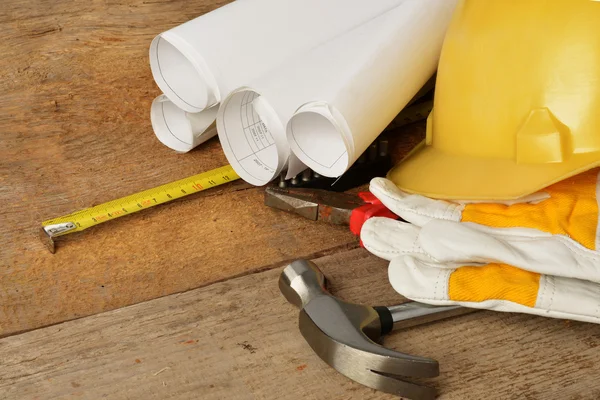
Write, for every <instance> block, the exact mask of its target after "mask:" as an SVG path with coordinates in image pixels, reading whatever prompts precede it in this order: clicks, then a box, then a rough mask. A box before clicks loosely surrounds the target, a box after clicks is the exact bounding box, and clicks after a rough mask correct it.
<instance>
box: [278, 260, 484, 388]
mask: <svg viewBox="0 0 600 400" xmlns="http://www.w3.org/2000/svg"><path fill="white" fill-rule="evenodd" d="M279 289H280V290H281V293H282V294H283V295H284V297H285V298H286V299H287V300H288V301H289V302H290V303H292V304H294V305H296V306H297V307H299V308H300V317H299V326H300V332H301V333H302V336H304V339H305V340H306V341H307V342H308V344H309V345H310V347H312V349H313V350H314V351H315V353H317V355H318V356H319V357H320V358H321V359H322V360H323V361H325V362H326V363H327V364H329V365H330V366H331V367H333V368H334V369H336V370H337V371H338V372H340V373H341V374H343V375H345V376H346V377H348V378H350V379H352V380H354V381H356V382H358V383H360V384H363V385H365V386H368V387H370V388H373V389H377V390H381V391H384V392H387V393H391V394H395V395H399V396H402V397H407V398H409V399H413V400H430V399H434V398H435V395H436V393H435V389H434V388H432V387H429V386H423V385H418V384H415V383H412V382H407V381H404V380H402V379H400V378H401V377H418V378H421V377H425V378H430V377H435V376H438V375H439V365H438V362H437V361H436V360H433V359H430V358H425V357H419V356H413V355H410V354H404V353H400V352H397V351H393V350H390V349H387V348H385V347H382V346H380V345H378V344H377V343H375V342H376V341H377V340H379V339H380V338H381V337H382V336H383V335H385V334H387V333H389V332H390V331H391V330H392V329H398V328H408V327H412V326H416V325H421V324H425V323H428V322H433V321H437V320H440V319H444V318H449V317H452V316H457V315H463V314H467V313H471V312H473V311H477V310H476V309H472V308H465V307H460V306H432V305H428V304H422V303H417V302H408V303H404V304H400V305H397V306H393V307H368V306H363V305H359V304H352V303H347V302H344V301H342V300H339V299H337V298H335V297H333V296H332V295H331V294H329V293H328V292H327V289H326V279H325V276H324V275H323V273H322V272H321V271H320V270H319V268H318V267H317V265H316V264H314V263H313V262H311V261H308V260H297V261H294V262H292V263H291V264H289V265H288V266H287V267H286V268H285V269H284V270H283V272H282V273H281V276H280V277H279Z"/></svg>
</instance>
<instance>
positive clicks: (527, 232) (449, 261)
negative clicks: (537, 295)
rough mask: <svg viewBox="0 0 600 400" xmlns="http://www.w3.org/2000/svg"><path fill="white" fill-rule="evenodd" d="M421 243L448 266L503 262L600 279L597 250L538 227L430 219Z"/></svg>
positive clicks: (424, 228)
mask: <svg viewBox="0 0 600 400" xmlns="http://www.w3.org/2000/svg"><path fill="white" fill-rule="evenodd" d="M419 244H420V247H421V248H422V249H423V251H424V252H425V253H426V254H428V255H429V256H430V257H432V259H435V260H436V261H438V262H439V263H440V264H442V265H446V267H447V268H455V267H457V266H459V265H462V264H465V263H469V264H475V265H476V264H486V263H502V264H508V265H514V266H517V267H519V268H522V269H524V270H527V271H532V272H537V273H540V274H547V275H554V276H563V277H567V278H576V279H585V280H589V281H593V282H600V254H599V253H598V252H596V251H593V250H590V249H587V248H585V247H584V246H582V245H580V244H579V243H577V242H575V241H574V240H572V239H570V238H569V237H567V236H563V235H552V234H550V233H546V232H542V231H539V230H537V229H529V228H490V227H487V226H483V225H478V224H474V223H456V222H451V221H431V222H430V223H428V224H426V225H425V226H424V227H423V228H422V229H421V232H420V234H419Z"/></svg>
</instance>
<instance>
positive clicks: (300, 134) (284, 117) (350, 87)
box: [217, 0, 456, 184]
mask: <svg viewBox="0 0 600 400" xmlns="http://www.w3.org/2000/svg"><path fill="white" fill-rule="evenodd" d="M455 5H456V1H455V0H406V1H404V2H402V3H401V4H400V5H398V6H396V7H395V8H393V9H391V10H389V11H387V12H386V13H384V14H381V15H379V16H377V17H376V18H373V19H371V20H370V21H368V22H365V23H364V24H362V25H360V26H358V27H356V28H355V29H353V30H351V31H349V32H347V33H345V34H343V35H339V36H337V37H335V38H332V39H331V40H329V41H327V42H325V43H323V44H321V45H319V46H317V47H315V48H313V49H312V50H310V51H307V52H306V53H304V54H299V55H297V56H296V57H294V58H291V59H290V60H288V62H286V63H284V64H282V65H280V66H279V67H277V68H276V69H274V70H271V71H268V72H267V73H265V74H264V75H263V76H261V77H259V78H258V79H256V80H254V81H253V82H252V83H250V84H249V85H248V87H243V88H239V89H237V90H235V91H234V92H233V94H232V95H231V96H230V97H228V98H227V99H225V100H224V101H223V105H222V106H221V108H220V110H219V113H218V115H217V130H218V133H219V137H220V139H221V143H223V149H224V151H225V153H226V155H227V156H228V160H229V162H230V163H231V164H232V165H233V166H234V168H235V167H236V164H238V163H239V164H240V167H239V168H240V169H241V170H240V171H238V174H240V176H242V177H243V178H244V179H246V180H248V181H249V182H252V183H254V184H258V183H255V182H259V181H261V179H266V178H267V177H268V176H270V175H271V171H273V173H277V171H278V168H281V162H278V163H277V162H275V160H277V157H279V159H281V157H284V156H285V154H286V151H288V149H287V148H285V149H284V148H283V147H282V148H281V149H280V148H277V146H276V145H271V146H270V147H264V148H259V147H258V146H255V143H253V142H252V140H247V141H246V140H244V138H245V137H247V138H250V139H253V138H255V137H257V135H256V134H255V133H254V132H253V130H252V129H248V127H249V126H252V124H254V123H259V124H260V126H261V127H262V129H263V130H264V131H263V132H261V134H260V135H263V136H268V137H272V138H280V137H282V136H286V138H287V140H286V142H287V143H288V146H290V147H291V149H292V151H293V154H295V155H297V156H298V158H299V159H300V160H301V161H302V162H303V163H304V164H306V165H308V166H309V167H310V168H311V169H313V170H314V171H316V172H318V173H320V174H321V175H324V176H329V177H337V176H339V175H341V174H342V173H344V172H345V171H346V170H347V169H348V168H349V167H350V166H351V165H352V164H353V163H354V161H356V159H357V158H358V157H359V156H360V155H361V154H362V152H363V151H364V150H366V149H367V148H368V146H369V144H371V143H372V142H373V141H374V140H375V139H376V137H377V136H378V135H379V134H380V133H381V132H382V131H383V129H384V128H385V127H386V126H387V125H388V124H389V123H390V122H391V121H392V120H393V118H394V117H395V116H396V115H397V114H398V112H400V110H401V109H402V108H404V106H405V105H406V104H407V103H408V102H409V101H410V100H411V99H412V98H413V96H414V95H415V94H416V93H417V92H418V91H419V89H420V88H421V87H422V86H423V85H424V84H425V83H426V82H427V80H428V79H429V78H430V77H431V76H432V75H433V73H434V72H435V70H436V68H437V62H438V59H439V55H440V52H441V47H442V42H443V38H444V35H445V32H446V29H447V26H448V23H449V21H450V18H451V15H452V11H453V9H454V7H455ZM234 98H236V99H238V100H239V99H245V100H244V101H241V102H238V101H232V100H233V99H234ZM240 106H243V107H244V108H243V109H240V108H239V107H240ZM247 110H251V111H250V112H248V113H247V115H249V116H251V118H250V119H248V120H247V121H246V123H245V124H244V123H237V124H236V123H234V122H233V121H234V120H235V119H236V118H237V119H240V118H242V119H243V117H244V111H247ZM278 140H280V139H278ZM276 141H277V140H275V141H274V142H276ZM281 141H282V140H281ZM228 143H235V147H230V146H228ZM242 164H243V166H242ZM261 169H262V171H261ZM258 171H261V173H263V175H260V176H261V179H256V180H253V179H252V178H248V179H247V177H244V174H247V175H249V176H252V175H255V174H258ZM255 178H256V177H255Z"/></svg>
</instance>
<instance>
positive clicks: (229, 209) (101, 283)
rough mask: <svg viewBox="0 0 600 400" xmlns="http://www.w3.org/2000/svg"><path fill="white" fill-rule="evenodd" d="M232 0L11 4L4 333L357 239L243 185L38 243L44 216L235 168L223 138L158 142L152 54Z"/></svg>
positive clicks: (6, 34)
mask: <svg viewBox="0 0 600 400" xmlns="http://www.w3.org/2000/svg"><path fill="white" fill-rule="evenodd" d="M226 2H227V1H226V0H197V1H185V0H173V1H171V0H169V1H145V0H125V1H120V0H119V1H116V0H110V1H88V0H58V1H56V0H34V1H31V0H5V1H3V2H2V7H0V37H2V41H0V46H1V47H0V51H1V53H2V58H1V59H0V70H1V71H2V74H3V75H2V76H3V79H0V91H1V93H2V96H0V132H1V134H2V146H0V202H1V203H2V207H0V240H1V241H2V246H1V248H0V266H1V268H0V336H2V335H8V334H11V333H14V332H19V331H25V330H28V329H33V328H37V327H40V326H45V325H50V324H54V323H58V322H61V321H65V320H68V319H72V318H77V317H81V316H85V315H91V314H94V313H97V312H101V311H106V310H110V309H114V308H118V307H122V306H124V305H128V304H134V303H136V302H139V301H143V300H148V299H152V298H156V297H159V296H164V295H167V294H171V293H175V292H181V291H185V290H188V289H190V288H195V287H200V286H202V285H206V284H208V283H210V282H214V281H218V280H221V279H225V278H227V277H230V276H238V275H240V274H244V273H248V272H252V271H257V270H261V269H263V268H266V267H267V266H270V265H278V264H281V263H282V262H284V261H285V260H289V259H291V258H294V257H298V256H306V255H311V254H313V255H314V254H323V253H328V252H331V251H335V250H336V249H339V248H346V246H355V245H356V241H355V239H354V238H353V237H352V236H351V235H350V234H349V233H348V232H347V231H346V230H344V229H342V228H337V227H331V226H326V225H315V224H310V223H308V222H306V221H302V220H301V219H300V218H295V217H291V216H285V215H281V214H279V213H275V212H273V211H270V210H267V209H264V208H263V206H262V199H261V193H260V191H259V190H258V189H252V190H241V189H245V188H247V187H248V186H247V185H244V184H242V183H234V184H231V185H230V186H227V187H222V188H220V189H217V190H213V191H210V192H205V193H202V194H200V195H196V196H194V197H193V198H189V199H185V200H182V201H179V202H177V203H174V204H170V205H166V206H162V207H160V208H156V209H153V210H149V211H146V212H144V213H142V214H136V215H133V216H130V217H125V218H123V219H121V220H118V221H115V222H112V223H110V224H107V225H103V226H98V227H96V228H92V229H90V230H89V231H86V232H83V233H81V234H77V235H73V236H68V237H67V239H66V240H65V241H64V242H62V243H60V248H59V250H58V253H57V254H56V255H54V256H52V255H50V254H48V253H46V250H45V249H44V248H43V246H42V245H41V244H40V242H39V241H38V239H37V232H38V229H39V226H40V222H41V221H43V220H45V219H49V218H52V217H57V216H60V215H64V214H67V213H69V212H72V211H75V210H77V209H81V208H85V207H89V206H92V205H95V204H99V203H102V202H105V201H108V200H112V199H115V198H118V197H122V196H125V195H128V194H131V193H135V192H137V191H140V190H143V189H147V188H151V187H154V186H158V185H160V184H163V183H167V182H171V181H174V180H176V179H180V178H183V177H187V176H190V175H193V174H196V173H199V172H202V171H206V170H210V169H213V168H216V167H219V166H222V165H224V164H226V159H225V157H224V155H223V153H222V151H221V149H220V146H219V143H218V141H217V140H216V139H213V140H211V141H210V142H208V143H206V144H205V145H203V146H201V148H199V149H197V150H194V151H192V152H190V153H188V154H185V155H180V154H176V153H175V152H173V151H171V150H169V149H168V148H166V147H165V146H163V145H162V144H160V143H159V142H158V140H156V139H155V138H154V135H153V133H152V129H151V126H150V118H149V107H150V103H151V101H152V99H153V98H154V97H155V96H156V95H158V94H159V90H158V89H157V88H156V86H155V84H154V83H153V80H152V77H151V73H150V68H149V64H148V58H147V57H148V56H147V53H148V46H149V44H150V41H151V40H152V38H153V37H154V36H155V35H156V34H158V33H160V32H162V31H165V30H167V29H169V28H170V27H173V26H176V25H178V24H181V23H183V22H185V21H187V20H189V19H192V18H194V17H196V16H198V15H201V14H203V13H205V12H207V11H210V10H212V9H214V8H216V7H218V6H221V5H223V4H225V3H226ZM421 135H422V132H418V131H415V134H413V135H412V136H411V135H409V136H407V139H406V140H404V141H403V143H405V144H404V147H411V146H412V145H413V144H414V143H415V142H416V141H417V140H419V139H420V137H421ZM401 147H402V146H401Z"/></svg>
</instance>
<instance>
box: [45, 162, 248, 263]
mask: <svg viewBox="0 0 600 400" xmlns="http://www.w3.org/2000/svg"><path fill="white" fill-rule="evenodd" d="M239 178H240V177H239V176H238V174H236V172H235V171H234V170H233V168H232V167H231V165H227V166H224V167H220V168H217V169H213V170H211V171H208V172H203V173H201V174H198V175H194V176H190V177H188V178H184V179H181V180H178V181H175V182H171V183H167V184H165V185H162V186H158V187H155V188H153V189H148V190H144V191H143V192H139V193H135V194H132V195H129V196H126V197H122V198H120V199H116V200H112V201H109V202H107V203H103V204H99V205H97V206H94V207H90V208H86V209H84V210H80V211H76V212H74V213H72V214H68V215H64V216H62V217H58V218H53V219H50V220H47V221H44V222H42V229H41V231H40V237H41V239H42V241H43V242H44V244H45V245H46V247H47V248H48V250H50V252H51V253H54V252H55V250H56V248H55V245H54V240H53V238H55V237H57V236H62V235H66V234H69V233H74V232H79V231H82V230H84V229H87V228H90V227H92V226H94V225H98V224H101V223H103V222H107V221H110V220H113V219H115V218H119V217H122V216H124V215H128V214H132V213H135V212H138V211H142V210H144V209H146V208H150V207H154V206H156V205H159V204H163V203H167V202H169V201H172V200H175V199H179V198H181V197H184V196H188V195H190V194H193V193H197V192H201V191H203V190H206V189H210V188H212V187H215V186H219V185H222V184H224V183H228V182H231V181H235V180H237V179H239Z"/></svg>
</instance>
